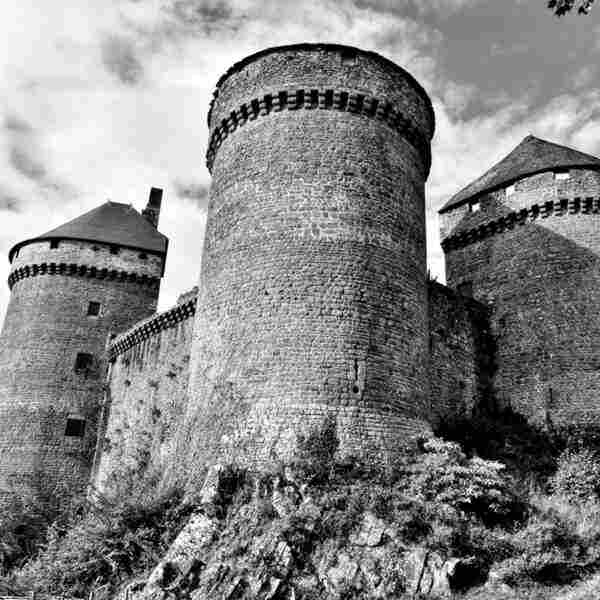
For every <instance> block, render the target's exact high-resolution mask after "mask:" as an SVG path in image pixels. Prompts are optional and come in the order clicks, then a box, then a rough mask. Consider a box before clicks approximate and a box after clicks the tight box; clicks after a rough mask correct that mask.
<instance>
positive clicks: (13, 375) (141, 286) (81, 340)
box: [0, 217, 164, 496]
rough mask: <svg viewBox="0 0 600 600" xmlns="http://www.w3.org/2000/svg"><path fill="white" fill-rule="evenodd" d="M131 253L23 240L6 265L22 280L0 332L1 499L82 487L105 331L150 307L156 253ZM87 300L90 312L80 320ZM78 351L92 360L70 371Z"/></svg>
mask: <svg viewBox="0 0 600 600" xmlns="http://www.w3.org/2000/svg"><path fill="white" fill-rule="evenodd" d="M140 219H141V217H140ZM139 255H140V251H139V250H135V249H134V248H120V249H119V251H118V254H113V253H111V250H110V247H109V245H108V244H102V243H91V242H86V241H78V240H60V241H59V244H58V247H57V248H51V247H50V242H49V241H36V242H32V243H29V244H27V245H25V246H23V247H21V248H20V250H19V253H18V255H17V256H15V258H14V259H13V263H12V265H11V272H12V273H16V272H19V273H21V272H27V273H29V276H28V277H24V278H20V279H18V280H17V281H15V282H13V287H12V291H11V297H10V301H9V305H8V309H7V313H6V318H5V321H4V326H3V329H2V334H1V335H0V496H1V495H2V494H3V493H6V492H7V491H8V490H10V489H12V488H14V489H16V490H17V491H21V492H23V493H25V494H26V495H29V496H31V495H35V494H36V493H37V490H39V491H41V492H42V493H52V494H56V493H59V491H61V490H62V492H63V493H65V494H70V493H73V492H74V491H77V490H81V489H82V488H83V487H84V486H85V485H86V484H87V483H88V481H89V474H90V469H91V466H92V458H93V455H94V449H95V443H96V431H97V426H98V419H99V411H100V405H101V402H102V398H103V384H104V378H105V369H106V353H105V346H106V341H107V338H108V334H109V332H111V331H112V332H117V331H122V330H125V329H127V328H128V327H130V326H131V325H133V324H134V323H135V322H137V321H139V320H140V319H143V318H145V317H148V316H150V315H151V314H152V313H153V312H154V311H155V310H156V302H157V299H158V291H159V287H158V282H159V280H160V277H161V274H162V269H163V263H164V256H159V255H156V254H151V253H148V254H147V255H146V258H144V259H142V258H140V256H139ZM121 274H123V275H126V274H131V277H129V275H127V276H123V277H122V276H121ZM90 302H98V303H99V304H100V307H99V314H98V315H88V308H89V303H90ZM78 353H85V354H89V355H91V356H92V359H91V363H90V365H89V367H86V368H84V369H80V370H77V369H76V368H75V366H76V358H77V355H78ZM68 418H76V419H80V420H81V419H83V420H85V429H84V435H83V436H82V437H79V436H66V435H65V433H66V424H67V419H68Z"/></svg>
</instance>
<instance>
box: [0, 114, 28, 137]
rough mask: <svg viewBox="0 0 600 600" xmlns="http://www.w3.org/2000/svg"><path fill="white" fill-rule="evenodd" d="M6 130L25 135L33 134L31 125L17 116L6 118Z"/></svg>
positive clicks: (9, 115)
mask: <svg viewBox="0 0 600 600" xmlns="http://www.w3.org/2000/svg"><path fill="white" fill-rule="evenodd" d="M4 128H5V129H6V130H7V131H10V132H11V133H16V134H24V133H32V132H33V128H32V127H31V125H30V124H29V123H28V122H27V121H25V119H22V118H21V117H19V116H17V115H15V114H8V115H6V116H5V117H4Z"/></svg>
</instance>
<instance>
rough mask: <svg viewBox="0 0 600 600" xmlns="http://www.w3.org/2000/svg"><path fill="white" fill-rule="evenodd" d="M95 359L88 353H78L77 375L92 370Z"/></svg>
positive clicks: (76, 361)
mask: <svg viewBox="0 0 600 600" xmlns="http://www.w3.org/2000/svg"><path fill="white" fill-rule="evenodd" d="M93 362H94V357H93V356H92V355H91V354H88V353H87V352H78V353H77V358H76V359H75V371H76V372H77V373H84V372H86V373H87V372H88V371H89V370H90V369H91V368H92V364H93Z"/></svg>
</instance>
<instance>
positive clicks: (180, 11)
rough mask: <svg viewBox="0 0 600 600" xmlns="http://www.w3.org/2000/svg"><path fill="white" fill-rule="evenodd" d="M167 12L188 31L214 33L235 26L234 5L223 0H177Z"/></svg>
mask: <svg viewBox="0 0 600 600" xmlns="http://www.w3.org/2000/svg"><path fill="white" fill-rule="evenodd" d="M165 12H166V13H167V14H168V15H169V16H170V17H171V18H172V19H174V21H175V22H177V23H179V24H180V25H181V26H182V27H183V28H185V29H187V30H188V31H190V32H191V31H193V32H196V33H205V34H207V35H212V34H213V33H215V32H216V31H219V30H221V29H223V28H226V29H230V28H232V27H233V28H235V27H236V25H234V23H233V22H232V17H233V14H234V11H233V8H232V6H231V5H230V4H229V3H227V2H223V1H222V0H217V1H210V0H176V1H175V2H174V3H173V4H172V5H171V6H170V7H167V8H166V10H165Z"/></svg>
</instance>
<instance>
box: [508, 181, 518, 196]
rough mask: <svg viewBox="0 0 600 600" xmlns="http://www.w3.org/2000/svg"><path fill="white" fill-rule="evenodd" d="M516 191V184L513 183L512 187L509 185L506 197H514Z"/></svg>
mask: <svg viewBox="0 0 600 600" xmlns="http://www.w3.org/2000/svg"><path fill="white" fill-rule="evenodd" d="M515 191H516V190H515V184H514V183H513V184H512V185H509V186H508V187H507V188H506V196H507V197H508V196H512V195H513V194H514V193H515Z"/></svg>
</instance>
